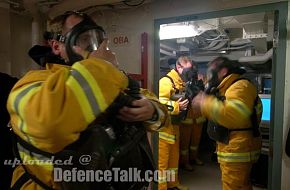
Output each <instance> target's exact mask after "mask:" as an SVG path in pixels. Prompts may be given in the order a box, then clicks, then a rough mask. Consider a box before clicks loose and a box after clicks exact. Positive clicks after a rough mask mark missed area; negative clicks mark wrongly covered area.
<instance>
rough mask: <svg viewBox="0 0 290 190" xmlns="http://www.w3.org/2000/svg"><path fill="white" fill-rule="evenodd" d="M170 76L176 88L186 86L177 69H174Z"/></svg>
mask: <svg viewBox="0 0 290 190" xmlns="http://www.w3.org/2000/svg"><path fill="white" fill-rule="evenodd" d="M168 75H169V76H170V77H171V78H172V79H173V81H174V83H175V86H176V88H178V87H177V86H182V87H184V86H185V85H184V82H183V80H182V79H181V78H180V76H179V74H178V72H177V71H176V70H175V69H172V70H171V71H170V72H169V73H168Z"/></svg>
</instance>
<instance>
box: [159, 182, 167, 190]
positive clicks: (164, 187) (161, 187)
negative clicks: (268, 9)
mask: <svg viewBox="0 0 290 190" xmlns="http://www.w3.org/2000/svg"><path fill="white" fill-rule="evenodd" d="M158 190H167V182H163V183H158Z"/></svg>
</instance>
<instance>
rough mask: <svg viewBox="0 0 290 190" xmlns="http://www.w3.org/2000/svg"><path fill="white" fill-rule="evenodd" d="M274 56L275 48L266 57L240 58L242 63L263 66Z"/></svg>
mask: <svg viewBox="0 0 290 190" xmlns="http://www.w3.org/2000/svg"><path fill="white" fill-rule="evenodd" d="M272 56H273V48H271V49H270V50H269V51H267V53H265V54H264V55H255V56H248V57H240V58H239V62H240V63H253V64H263V63H266V62H267V61H268V60H270V59H271V58H272Z"/></svg>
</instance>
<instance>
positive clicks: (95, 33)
mask: <svg viewBox="0 0 290 190" xmlns="http://www.w3.org/2000/svg"><path fill="white" fill-rule="evenodd" d="M104 38H105V32H104V30H103V29H102V27H100V26H98V25H97V24H96V23H94V22H93V21H92V20H89V19H84V20H83V21H81V22H80V23H79V24H77V25H75V26H74V27H73V28H72V29H71V30H70V31H69V32H68V33H67V34H66V35H65V36H61V37H60V40H59V41H60V42H62V43H64V44H65V49H66V53H67V56H68V60H67V62H66V64H68V65H72V64H73V63H75V62H77V61H80V60H82V59H84V58H83V57H82V56H81V55H79V54H77V53H76V52H75V51H74V49H73V46H79V47H80V48H81V49H83V50H86V51H88V52H92V51H94V50H97V49H98V47H99V45H100V44H101V43H102V42H103V40H104Z"/></svg>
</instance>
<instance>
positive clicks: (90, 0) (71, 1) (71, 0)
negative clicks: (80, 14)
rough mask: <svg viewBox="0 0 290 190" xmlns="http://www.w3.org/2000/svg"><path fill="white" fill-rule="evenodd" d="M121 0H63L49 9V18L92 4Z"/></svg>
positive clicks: (112, 2) (105, 3)
mask: <svg viewBox="0 0 290 190" xmlns="http://www.w3.org/2000/svg"><path fill="white" fill-rule="evenodd" d="M121 1H122V0H98V1H96V0H81V1H80V0H63V1H62V2H60V3H59V4H57V5H55V6H53V7H52V8H51V9H50V10H49V12H48V16H49V18H54V17H56V16H58V15H60V14H62V13H64V12H66V11H73V10H81V9H84V8H87V7H91V6H97V5H107V4H114V3H119V2H121Z"/></svg>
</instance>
